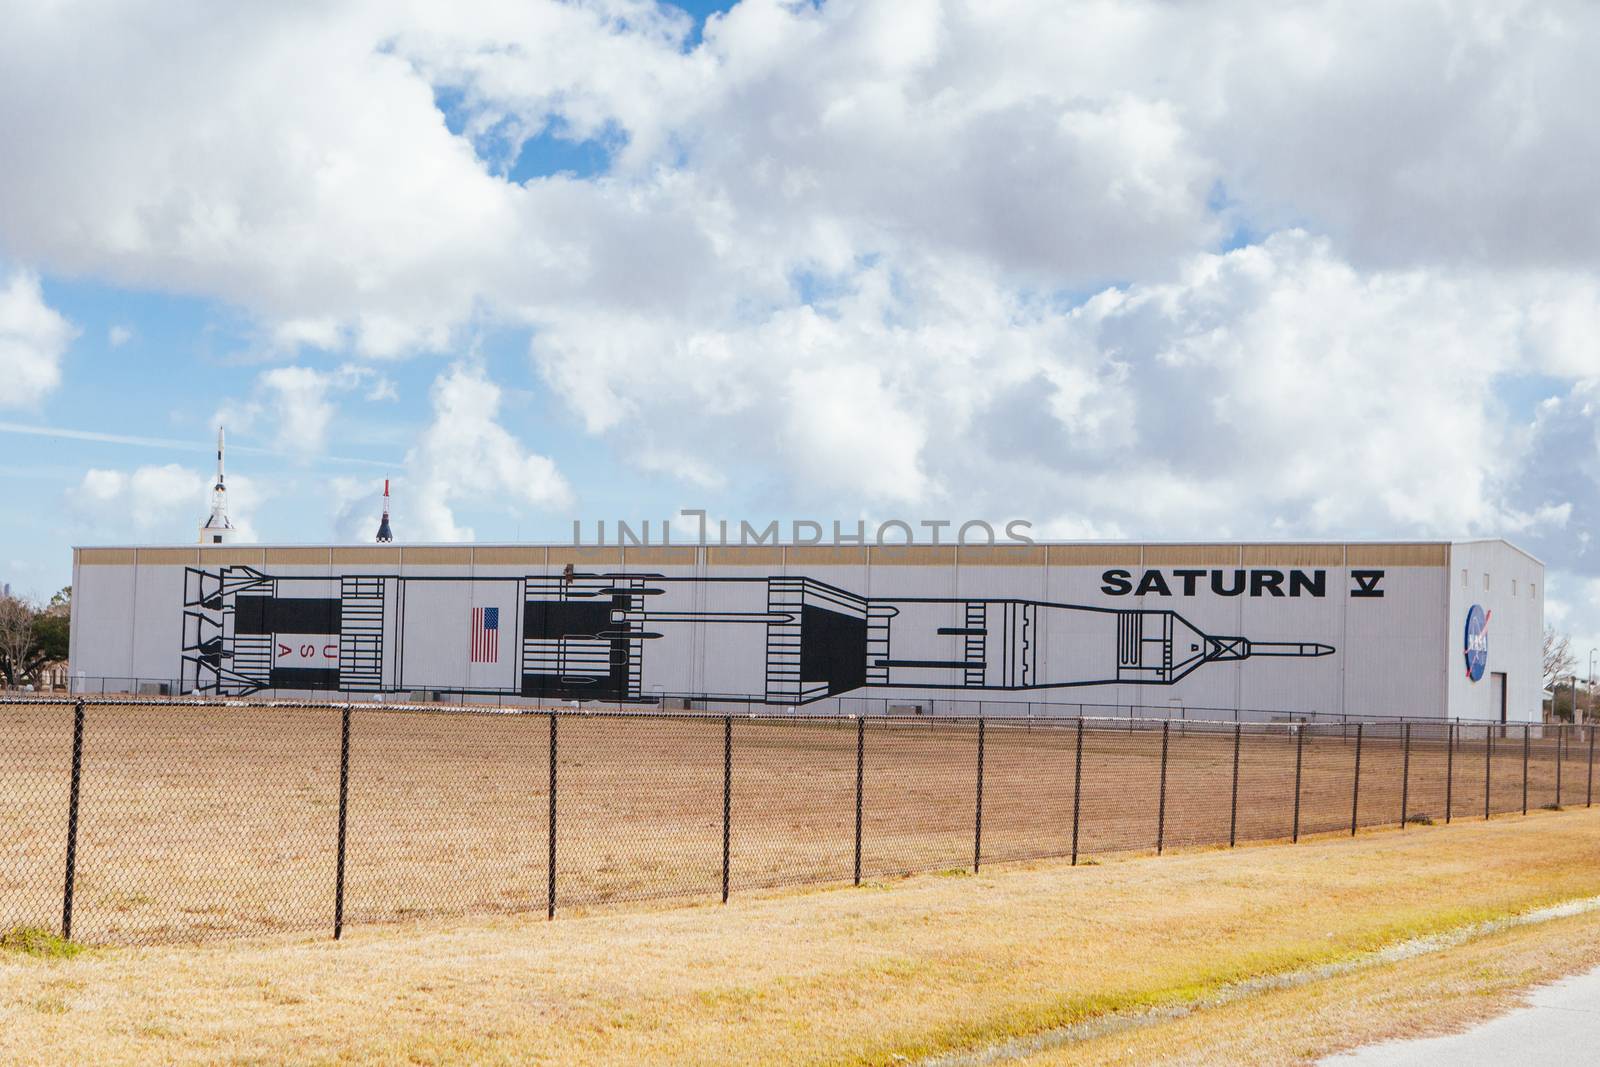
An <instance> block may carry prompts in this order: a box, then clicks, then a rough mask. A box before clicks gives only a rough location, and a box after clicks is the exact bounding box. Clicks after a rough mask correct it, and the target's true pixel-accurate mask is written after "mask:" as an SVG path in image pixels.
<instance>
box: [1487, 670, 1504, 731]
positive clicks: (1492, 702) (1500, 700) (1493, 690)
mask: <svg viewBox="0 0 1600 1067" xmlns="http://www.w3.org/2000/svg"><path fill="white" fill-rule="evenodd" d="M1489 707H1490V709H1491V711H1498V712H1499V713H1500V721H1501V722H1505V721H1506V675H1505V672H1504V671H1494V672H1492V673H1491V674H1490V675H1489Z"/></svg>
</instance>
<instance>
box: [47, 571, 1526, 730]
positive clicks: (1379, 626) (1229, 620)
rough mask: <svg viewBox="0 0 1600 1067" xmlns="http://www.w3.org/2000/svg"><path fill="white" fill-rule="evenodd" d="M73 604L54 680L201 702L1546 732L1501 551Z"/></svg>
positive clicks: (184, 589) (437, 580) (274, 592)
mask: <svg viewBox="0 0 1600 1067" xmlns="http://www.w3.org/2000/svg"><path fill="white" fill-rule="evenodd" d="M73 593H74V595H73V627H72V643H73V647H72V663H73V665H74V669H75V670H76V671H80V672H82V673H83V674H85V675H87V676H88V677H89V678H101V677H111V678H165V679H173V680H175V682H176V685H177V687H178V688H180V689H181V690H183V691H193V692H201V693H213V694H240V695H243V694H249V693H252V692H259V691H265V690H277V691H280V692H289V693H301V692H316V691H341V692H348V693H352V694H371V695H377V694H388V693H400V694H406V693H417V692H426V693H447V694H450V695H452V696H461V697H464V698H468V699H478V700H484V701H508V702H518V701H578V700H582V701H598V702H614V703H630V702H639V703H655V702H658V701H672V702H675V703H678V702H683V701H689V702H691V703H693V704H696V705H706V706H718V705H719V704H720V705H728V704H743V703H745V702H749V703H751V704H754V705H762V706H767V707H775V706H776V707H786V708H806V709H816V710H832V709H842V710H846V711H848V710H852V709H855V710H867V711H870V710H874V709H881V708H884V707H887V706H889V705H891V704H893V705H916V706H917V707H919V708H921V709H925V710H927V711H929V712H932V713H938V712H941V711H951V712H965V713H969V714H970V713H974V712H975V711H976V710H978V707H979V705H978V702H980V701H981V702H982V709H983V711H984V713H985V714H1007V713H1013V714H1014V713H1023V712H1026V711H1027V710H1028V704H1029V702H1034V703H1035V704H1043V703H1050V704H1054V705H1066V706H1067V707H1068V711H1067V713H1068V714H1075V713H1076V710H1082V711H1083V712H1084V713H1085V714H1090V715H1095V714H1107V715H1117V714H1122V715H1126V714H1128V711H1129V709H1130V708H1144V709H1154V710H1159V711H1161V712H1166V713H1171V714H1174V715H1176V714H1179V713H1180V712H1181V713H1183V714H1185V715H1189V714H1191V709H1193V715H1194V716H1195V717H1200V718H1205V717H1217V716H1219V715H1223V716H1225V715H1228V714H1231V713H1232V712H1235V711H1239V712H1251V711H1259V712H1264V713H1268V712H1270V713H1290V714H1301V713H1305V714H1309V713H1318V714H1341V713H1343V714H1349V715H1358V716H1366V715H1406V716H1429V717H1444V716H1456V717H1460V718H1465V719H1475V720H1485V721H1497V722H1499V721H1506V722H1537V721H1539V719H1540V717H1541V691H1542V688H1543V685H1542V670H1541V668H1542V660H1541V639H1542V634H1543V619H1544V599H1543V598H1544V567H1543V565H1542V564H1541V563H1540V562H1539V561H1538V560H1536V559H1534V558H1533V557H1531V556H1529V555H1528V554H1527V553H1525V552H1522V551H1521V550H1519V549H1517V548H1515V547H1513V546H1512V545H1510V544H1508V543H1506V542H1504V541H1497V540H1496V541H1466V542H1455V543H1449V542H1407V543H1366V542H1361V543H1351V544H1325V543H1318V544H1304V543H1261V544H1255V543H1251V544H1239V543H1202V544H1128V543H1094V544H1090V543H1068V544H1035V545H995V546H976V547H966V546H962V547H957V546H934V545H916V546H910V547H903V546H886V547H868V546H862V545H839V546H830V545H757V546H748V547H745V546H740V547H735V546H716V545H713V546H641V547H629V548H621V547H598V548H590V547H572V546H563V545H477V546H469V545H419V546H411V545H407V546H404V547H399V546H387V545H365V546H335V545H321V546H282V547H276V546H255V545H251V546H240V545H234V546H218V545H204V546H201V547H199V548H172V547H159V548H82V549H78V550H77V551H76V553H75V556H74V561H73ZM88 684H90V685H94V684H95V683H92V682H91V683H88ZM1075 709H1076V710H1075Z"/></svg>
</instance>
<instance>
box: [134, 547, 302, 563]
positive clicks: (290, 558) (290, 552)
mask: <svg viewBox="0 0 1600 1067" xmlns="http://www.w3.org/2000/svg"><path fill="white" fill-rule="evenodd" d="M141 556H142V553H141ZM332 562H333V549H332V548H269V549H267V565H268V566H271V565H272V564H274V563H290V564H299V565H307V564H309V565H312V566H319V567H326V566H327V565H328V564H330V563H332Z"/></svg>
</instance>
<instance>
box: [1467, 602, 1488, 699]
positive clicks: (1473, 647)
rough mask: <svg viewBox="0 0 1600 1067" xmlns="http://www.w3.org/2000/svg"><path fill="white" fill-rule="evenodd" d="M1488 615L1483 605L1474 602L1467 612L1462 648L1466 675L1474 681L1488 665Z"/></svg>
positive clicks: (1480, 676) (1479, 677)
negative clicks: (1465, 660)
mask: <svg viewBox="0 0 1600 1067" xmlns="http://www.w3.org/2000/svg"><path fill="white" fill-rule="evenodd" d="M1489 615H1490V613H1489V612H1487V611H1484V610H1483V605H1481V604H1474V605H1472V608H1471V610H1469V611H1468V612H1467V632H1466V637H1465V640H1464V642H1463V649H1464V651H1465V653H1466V657H1467V677H1468V678H1469V679H1471V680H1472V681H1474V682H1476V681H1478V680H1479V679H1481V678H1482V677H1483V671H1484V668H1486V667H1487V666H1488V665H1489Z"/></svg>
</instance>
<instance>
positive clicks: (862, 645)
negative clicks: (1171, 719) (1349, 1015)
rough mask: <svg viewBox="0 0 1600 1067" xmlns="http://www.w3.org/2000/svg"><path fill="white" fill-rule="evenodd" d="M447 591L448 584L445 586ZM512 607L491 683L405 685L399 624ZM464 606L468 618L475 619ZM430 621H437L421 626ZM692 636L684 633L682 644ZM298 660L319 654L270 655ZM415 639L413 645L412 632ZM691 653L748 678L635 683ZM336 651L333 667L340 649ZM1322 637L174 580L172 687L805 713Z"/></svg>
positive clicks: (798, 580) (669, 579)
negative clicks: (444, 609) (505, 657)
mask: <svg viewBox="0 0 1600 1067" xmlns="http://www.w3.org/2000/svg"><path fill="white" fill-rule="evenodd" d="M441 583H446V584H441ZM445 593H450V594H451V595H456V594H459V596H460V597H463V598H465V599H462V600H461V603H462V604H468V603H469V602H471V603H480V606H481V603H486V602H487V601H486V600H485V598H488V600H495V599H496V598H498V601H497V602H499V603H514V604H517V605H520V608H521V610H520V611H515V610H513V611H512V612H511V615H510V617H509V618H508V619H507V620H506V621H507V623H509V624H510V625H507V626H505V631H506V632H505V634H504V637H503V639H504V640H505V642H506V647H507V649H508V651H511V656H510V657H509V658H511V659H514V660H515V663H514V665H513V666H512V667H510V668H508V673H507V675H506V678H505V679H504V680H502V681H499V682H496V683H492V684H486V683H483V682H481V681H475V679H474V678H473V677H471V676H470V672H467V671H463V673H462V675H461V676H459V677H416V676H415V674H416V671H415V668H414V667H413V668H411V670H410V672H409V673H408V670H407V664H408V663H412V662H414V661H415V659H416V653H417V651H418V650H417V649H416V648H415V647H413V648H412V649H410V650H407V648H406V647H405V645H406V640H407V638H406V636H405V635H406V633H407V626H406V613H407V605H408V602H410V603H411V604H412V610H414V611H425V612H428V613H429V614H430V615H431V614H434V613H436V612H437V608H436V607H434V606H433V605H436V604H437V603H438V602H439V601H438V598H439V596H441V595H443V594H445ZM469 610H470V609H469ZM430 621H431V620H430ZM690 631H692V634H691V632H690ZM297 643H298V647H301V648H311V649H313V651H314V652H318V653H320V658H318V657H316V656H313V657H310V659H311V660H314V661H312V662H308V658H307V657H295V656H293V655H290V656H288V657H283V656H280V655H279V654H278V653H279V652H280V651H281V650H283V649H290V650H291V651H292V650H293V649H294V648H295V647H296V645H297ZM413 644H415V639H413ZM665 646H673V647H677V648H679V649H685V648H692V654H693V655H694V656H695V657H697V658H698V660H699V661H700V662H707V663H711V664H713V665H718V666H720V667H724V668H727V669H729V670H735V669H737V670H742V671H743V672H745V673H744V674H743V677H745V678H747V679H751V680H752V682H753V684H750V685H746V686H743V687H742V690H741V688H730V689H726V690H719V689H716V688H714V687H708V688H706V689H704V690H703V691H696V692H677V691H670V690H668V689H664V688H662V687H660V686H649V687H647V686H646V685H645V684H644V675H645V669H646V667H647V665H649V664H650V663H651V662H652V657H653V656H657V655H669V654H677V653H665V652H660V651H658V650H659V649H661V648H663V647H665ZM335 650H336V655H335V654H334V651H335ZM1334 651H1335V650H1334V648H1333V646H1331V645H1327V644H1322V643H1318V642H1307V641H1295V640H1269V641H1261V640H1254V639H1251V638H1248V637H1244V636H1237V635H1220V634H1209V633H1205V632H1204V631H1202V630H1201V629H1200V628H1199V627H1197V626H1195V625H1194V624H1192V623H1190V622H1189V621H1188V620H1187V619H1185V618H1184V617H1183V616H1182V615H1180V614H1178V613H1177V612H1176V611H1172V610H1169V609H1142V608H1134V609H1126V608H1111V607H1098V606H1092V605H1084V604H1067V603H1054V602H1049V601H1044V600H1033V599H1020V598H997V597H974V598H961V597H877V596H861V595H859V594H856V593H853V592H850V591H849V590H846V589H842V588H839V587H838V586H835V585H831V584H828V583H826V582H822V581H818V580H816V579H813V578H809V577H804V576H795V575H772V576H768V577H764V578H761V577H749V578H747V577H720V576H686V577H678V576H668V575H663V574H659V573H641V572H615V573H575V574H555V575H526V576H522V577H481V576H465V575H463V576H459V577H456V576H441V575H428V576H404V577H401V576H396V575H372V574H361V575H344V576H335V577H298V576H274V575H270V574H266V573H263V572H261V571H259V570H256V569H255V568H252V567H248V566H232V567H223V568H220V569H217V570H207V569H203V568H192V567H191V568H187V569H186V571H185V593H184V605H183V646H182V658H183V680H184V686H185V688H186V689H188V690H190V691H194V692H201V693H218V694H227V695H245V694H249V693H254V692H259V691H262V690H266V689H287V690H337V691H345V692H354V693H388V692H401V691H407V690H417V689H436V690H448V691H451V692H459V693H463V694H478V695H484V696H498V697H504V696H518V697H526V698H535V699H553V700H594V701H607V702H615V703H629V702H646V701H654V700H657V699H659V698H660V697H662V696H682V697H688V698H695V699H713V700H714V699H726V698H737V699H745V700H753V701H755V702H758V703H765V704H781V705H800V704H806V703H809V702H811V701H815V700H819V699H822V698H825V697H832V696H839V695H842V694H846V693H850V692H853V691H855V690H860V689H904V690H961V691H968V692H1016V691H1028V690H1050V689H1072V688H1081V687H1087V686H1101V685H1141V686H1170V685H1172V684H1174V683H1176V682H1178V681H1180V680H1181V679H1183V678H1185V677H1187V676H1189V675H1190V674H1192V673H1193V672H1195V671H1197V670H1200V669H1201V668H1203V667H1205V666H1207V665H1209V664H1213V663H1236V662H1241V661H1244V660H1250V659H1255V658H1260V657H1274V658H1316V657H1321V656H1327V655H1331V654H1332V653H1333V652H1334Z"/></svg>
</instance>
